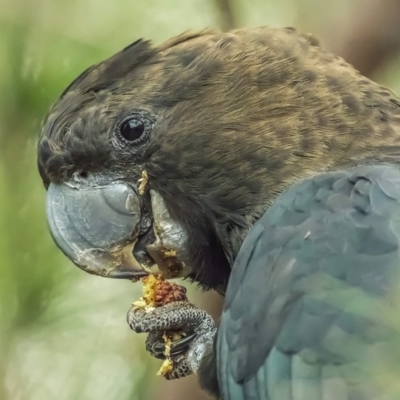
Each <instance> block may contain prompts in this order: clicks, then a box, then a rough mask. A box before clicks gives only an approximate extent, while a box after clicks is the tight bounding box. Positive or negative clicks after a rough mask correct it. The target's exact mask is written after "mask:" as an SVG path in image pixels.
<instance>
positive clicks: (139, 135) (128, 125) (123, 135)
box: [116, 115, 152, 144]
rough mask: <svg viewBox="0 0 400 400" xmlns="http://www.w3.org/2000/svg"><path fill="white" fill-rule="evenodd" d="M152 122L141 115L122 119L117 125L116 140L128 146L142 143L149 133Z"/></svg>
mask: <svg viewBox="0 0 400 400" xmlns="http://www.w3.org/2000/svg"><path fill="white" fill-rule="evenodd" d="M151 127H152V121H151V120H149V119H148V118H146V117H145V116H143V115H134V116H132V115H131V116H129V117H126V118H124V119H123V120H122V121H120V123H118V125H117V131H116V134H117V138H119V140H120V141H122V142H125V143H129V144H140V143H142V142H144V141H145V140H146V139H147V137H148V136H149V133H150V131H151Z"/></svg>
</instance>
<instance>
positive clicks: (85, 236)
mask: <svg viewBox="0 0 400 400" xmlns="http://www.w3.org/2000/svg"><path fill="white" fill-rule="evenodd" d="M46 213H47V220H48V225H49V228H50V232H51V235H52V237H53V239H54V241H55V243H56V244H57V246H58V247H59V248H60V249H61V250H62V252H63V253H64V254H65V255H66V256H67V257H68V258H69V259H70V260H71V261H72V262H73V263H74V264H76V265H77V266H78V267H80V268H81V269H83V270H84V271H86V272H88V273H91V274H94V275H100V276H105V277H110V278H123V279H133V280H135V279H138V278H140V277H143V276H145V275H147V272H146V271H145V270H144V269H143V268H142V267H141V265H140V264H139V262H138V261H137V260H136V259H135V257H134V255H133V247H134V245H135V242H136V240H137V237H138V235H139V230H140V219H141V209H140V201H139V197H138V195H137V194H136V192H135V190H134V189H133V188H132V187H130V186H128V185H127V184H125V183H124V182H121V181H114V182H109V183H107V184H104V185H70V184H68V183H63V184H55V183H51V184H50V186H49V188H48V191H47V200H46Z"/></svg>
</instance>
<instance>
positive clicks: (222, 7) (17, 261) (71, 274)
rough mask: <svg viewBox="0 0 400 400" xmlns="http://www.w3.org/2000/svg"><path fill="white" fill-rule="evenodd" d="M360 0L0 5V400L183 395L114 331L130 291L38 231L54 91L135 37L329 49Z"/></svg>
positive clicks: (16, 0) (389, 70) (386, 73)
mask: <svg viewBox="0 0 400 400" xmlns="http://www.w3.org/2000/svg"><path fill="white" fill-rule="evenodd" d="M363 1H365V2H366V1H368V0H357V1H354V2H349V1H347V0H337V1H336V2H331V1H322V0H281V1H280V2H277V1H273V0H268V1H267V0H248V1H244V0H236V1H227V0H224V1H221V0H215V1H212V0H187V1H177V0H169V1H168V2H161V1H155V0H147V1H146V2H142V1H135V0H131V1H126V0H114V1H112V2H111V1H109V2H99V1H95V0H71V1H68V2H66V1H61V0H36V1H34V2H33V1H29V0H1V1H0V10H1V12H0V88H1V91H0V149H1V157H0V399H4V400H11V399H12V400H27V399H29V400H36V399H49V400H51V399H57V400H75V399H85V400H91V399H93V400H103V399H104V400H114V399H115V400H117V399H118V400H124V399H141V400H145V399H151V398H154V393H156V391H155V390H156V389H155V388H157V387H158V386H159V385H163V386H162V387H163V390H165V397H164V398H169V397H168V396H169V395H168V393H169V394H170V395H172V397H175V398H176V399H177V398H178V397H177V395H176V396H175V395H174V393H175V392H174V390H175V388H176V390H177V392H176V393H178V391H183V390H184V389H183V386H182V384H181V383H168V384H165V383H164V382H161V380H160V378H155V372H156V370H157V366H158V362H155V361H152V360H151V359H150V357H149V356H148V355H147V354H145V352H144V346H143V344H144V338H143V337H137V336H136V335H133V333H132V332H130V331H129V329H128V327H127V325H126V323H125V314H126V311H127V309H128V307H129V305H130V302H131V301H132V299H135V298H136V297H137V296H138V295H139V293H138V291H139V290H140V288H139V287H136V286H135V285H132V284H129V283H127V282H119V281H118V282H117V281H110V280H107V279H103V278H96V277H92V276H89V275H86V274H85V273H83V272H81V271H79V270H78V269H77V268H74V267H73V266H72V265H71V264H70V263H69V262H68V261H67V260H66V259H65V258H64V257H63V255H62V254H61V253H60V252H59V251H58V250H57V249H56V247H55V245H54V244H53V242H52V240H51V238H50V236H49V234H48V231H47V226H46V222H45V216H44V200H45V196H44V195H45V193H44V189H43V187H42V184H41V181H40V178H39V175H38V173H37V170H36V155H35V151H36V138H37V135H38V133H39V129H40V122H41V120H42V119H43V117H44V116H45V114H46V112H47V110H48V108H49V106H50V105H51V103H52V102H53V101H54V100H55V99H56V98H57V96H58V95H59V93H60V92H61V91H62V90H63V88H64V87H65V86H66V85H67V84H68V83H69V82H70V81H71V80H72V79H73V78H74V77H75V76H76V75H77V74H79V73H80V72H81V71H82V70H83V69H85V68H86V67H87V66H89V65H91V64H93V63H95V62H98V61H100V60H101V59H103V58H105V57H108V56H110V55H111V54H113V53H114V52H116V51H118V50H120V49H121V48H122V47H124V46H125V45H127V44H129V43H130V42H132V41H134V40H136V39H137V38H138V37H145V38H149V39H152V40H154V41H155V42H156V43H159V42H161V41H163V40H165V39H167V38H168V37H170V36H172V35H175V34H178V33H180V32H182V31H184V30H198V29H202V28H205V27H218V26H223V27H229V26H232V25H236V26H239V27H243V26H259V25H273V26H288V25H297V26H299V27H300V28H301V29H302V30H306V31H312V32H314V33H316V34H317V35H319V36H322V38H323V42H326V43H328V45H329V43H330V44H331V45H332V47H333V48H334V47H335V43H336V44H337V42H335V40H336V41H337V39H338V36H340V32H342V33H343V32H344V33H343V35H345V34H346V35H347V34H348V33H349V32H351V29H350V28H351V25H352V21H353V18H354V17H355V15H356V14H357V9H356V8H357V7H358V6H359V5H360V4H361V3H362V2H363ZM333 39H335V40H333ZM342 40H345V36H343V38H342ZM337 48H340V47H337ZM399 66H400V60H399V58H398V56H397V55H391V56H390V57H389V58H388V62H387V63H386V64H385V65H380V66H379V68H380V69H379V71H380V72H379V71H378V72H377V73H376V78H377V79H378V80H379V79H380V80H381V81H382V82H384V83H385V84H387V85H389V86H391V87H392V88H394V89H396V88H397V90H398V91H400V74H399V73H398V71H399ZM199 297H200V296H199ZM192 384H194V380H193V381H192ZM174 385H175V386H174ZM195 395H196V394H195V391H194V389H193V390H192V391H191V399H192V400H194V396H195ZM198 396H199V397H197V398H199V399H200V398H201V397H200V395H198ZM182 398H186V397H184V395H183V397H182Z"/></svg>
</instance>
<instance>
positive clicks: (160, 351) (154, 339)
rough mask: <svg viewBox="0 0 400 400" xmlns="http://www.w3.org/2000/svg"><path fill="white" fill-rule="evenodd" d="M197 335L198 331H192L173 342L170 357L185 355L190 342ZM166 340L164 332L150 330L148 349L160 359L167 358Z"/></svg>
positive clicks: (147, 339)
mask: <svg viewBox="0 0 400 400" xmlns="http://www.w3.org/2000/svg"><path fill="white" fill-rule="evenodd" d="M196 337H197V334H196V333H191V334H189V335H187V336H185V337H183V338H182V339H179V340H176V341H175V342H172V343H171V346H170V352H169V357H170V358H171V359H176V358H178V357H181V356H184V355H185V354H186V353H187V352H188V350H189V346H190V343H192V341H193V340H194V339H195V338H196ZM165 350H166V349H165V341H164V338H163V333H162V332H150V333H149V334H148V335H147V338H146V351H148V352H149V353H150V354H151V355H152V356H153V357H155V358H158V359H159V360H165V358H166V356H165Z"/></svg>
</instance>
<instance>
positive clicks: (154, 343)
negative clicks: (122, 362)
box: [146, 332, 166, 360]
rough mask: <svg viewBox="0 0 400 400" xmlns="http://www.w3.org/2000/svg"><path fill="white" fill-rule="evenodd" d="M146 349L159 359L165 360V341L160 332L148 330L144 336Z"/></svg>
mask: <svg viewBox="0 0 400 400" xmlns="http://www.w3.org/2000/svg"><path fill="white" fill-rule="evenodd" d="M146 351H148V352H149V353H150V354H151V355H152V356H153V357H155V358H158V359H159V360H165V359H166V357H165V354H164V353H165V341H164V339H163V333H162V332H150V333H149V334H148V335H147V338H146Z"/></svg>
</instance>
